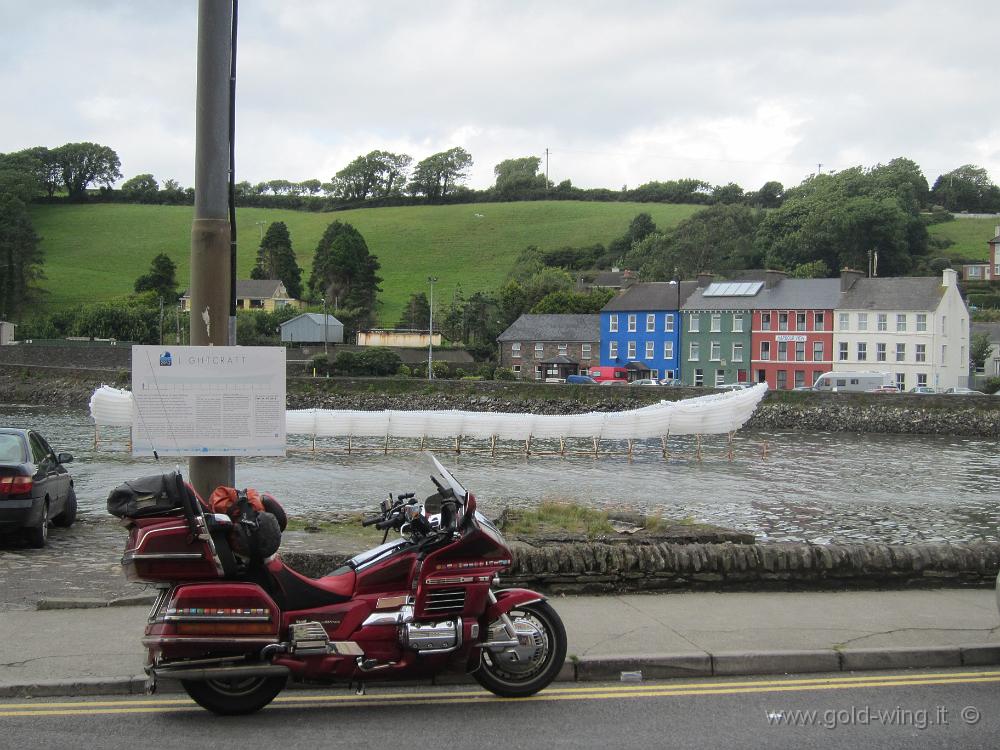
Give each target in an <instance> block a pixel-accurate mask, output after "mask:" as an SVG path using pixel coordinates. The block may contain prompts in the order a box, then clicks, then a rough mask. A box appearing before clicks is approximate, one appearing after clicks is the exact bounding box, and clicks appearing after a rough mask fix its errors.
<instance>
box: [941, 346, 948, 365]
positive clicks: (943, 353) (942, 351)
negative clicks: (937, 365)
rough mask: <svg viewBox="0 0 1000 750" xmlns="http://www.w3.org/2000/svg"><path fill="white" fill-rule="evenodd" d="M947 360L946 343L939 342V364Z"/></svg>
mask: <svg viewBox="0 0 1000 750" xmlns="http://www.w3.org/2000/svg"><path fill="white" fill-rule="evenodd" d="M947 361H948V345H947V344H941V364H942V365H943V364H944V363H945V362H947Z"/></svg>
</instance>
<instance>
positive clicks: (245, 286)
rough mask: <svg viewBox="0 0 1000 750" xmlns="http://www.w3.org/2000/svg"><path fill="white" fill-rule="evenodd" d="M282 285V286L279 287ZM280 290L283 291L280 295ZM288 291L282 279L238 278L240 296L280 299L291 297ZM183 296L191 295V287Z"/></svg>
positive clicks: (237, 291) (237, 285)
mask: <svg viewBox="0 0 1000 750" xmlns="http://www.w3.org/2000/svg"><path fill="white" fill-rule="evenodd" d="M279 287H280V288H279ZM279 291H280V292H283V294H281V295H280V296H279V294H278V293H279ZM287 295H288V292H287V291H285V290H284V288H283V284H282V281H281V279H237V280H236V297H237V299H239V298H244V299H246V298H248V297H250V298H253V299H265V298H270V297H279V298H280V299H291V298H290V297H288V296H287ZM181 296H182V297H190V296H191V289H190V288H188V289H185V290H184V294H182V295H181Z"/></svg>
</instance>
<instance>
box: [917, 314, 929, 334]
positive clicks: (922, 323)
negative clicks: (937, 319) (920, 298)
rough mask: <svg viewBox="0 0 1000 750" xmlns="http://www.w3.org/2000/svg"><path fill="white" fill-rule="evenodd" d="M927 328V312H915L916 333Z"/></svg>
mask: <svg viewBox="0 0 1000 750" xmlns="http://www.w3.org/2000/svg"><path fill="white" fill-rule="evenodd" d="M926 330H927V313H917V333H923V332H925V331H926Z"/></svg>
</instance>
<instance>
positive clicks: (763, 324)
mask: <svg viewBox="0 0 1000 750" xmlns="http://www.w3.org/2000/svg"><path fill="white" fill-rule="evenodd" d="M760 330H762V331H770V330H771V313H761V314H760Z"/></svg>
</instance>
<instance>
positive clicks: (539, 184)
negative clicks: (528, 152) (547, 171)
mask: <svg viewBox="0 0 1000 750" xmlns="http://www.w3.org/2000/svg"><path fill="white" fill-rule="evenodd" d="M541 164H542V160H541V159H540V158H538V157H537V156H523V157H521V158H520V159H505V160H504V161H502V162H500V163H499V164H497V165H496V166H495V167H493V174H494V175H496V178H497V179H496V185H494V188H493V189H494V190H495V191H496V193H497V195H499V196H500V197H502V198H516V197H518V196H520V195H522V194H524V193H526V192H528V191H531V190H535V189H544V188H545V175H540V174H538V169H539V167H540V166H541Z"/></svg>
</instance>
